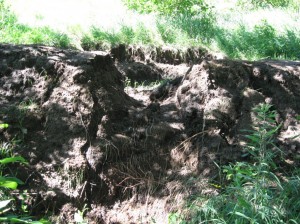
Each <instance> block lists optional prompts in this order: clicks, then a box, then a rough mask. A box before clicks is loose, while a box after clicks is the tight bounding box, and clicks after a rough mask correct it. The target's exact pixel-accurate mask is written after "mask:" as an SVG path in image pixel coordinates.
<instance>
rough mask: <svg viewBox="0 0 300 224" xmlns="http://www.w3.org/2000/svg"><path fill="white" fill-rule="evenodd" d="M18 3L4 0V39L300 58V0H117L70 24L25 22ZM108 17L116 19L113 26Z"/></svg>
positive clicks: (0, 32) (0, 23)
mask: <svg viewBox="0 0 300 224" xmlns="http://www.w3.org/2000/svg"><path fill="white" fill-rule="evenodd" d="M16 2H18V1H17V0H15V1H14V0H10V1H8V0H7V1H5V0H0V11H1V14H0V15H1V18H0V39H1V42H5V43H16V44H20V43H22V44H32V43H33V44H37V43H43V44H47V45H53V46H59V47H73V48H78V49H86V50H91V49H107V48H109V47H110V46H111V45H116V44H118V43H125V44H138V45H148V46H149V45H150V46H153V45H156V46H162V45H169V46H173V47H176V48H185V47H190V46H203V47H206V48H207V49H209V50H212V51H215V52H221V53H223V54H224V55H226V56H228V57H229V58H235V59H250V60H255V59H261V58H276V59H278V58H283V59H292V60H294V59H299V58H300V30H299V26H298V24H299V22H300V21H299V20H300V10H299V8H300V1H299V0H263V1H258V0H251V1H245V0H226V1H218V0H181V1H177V0H176V1H175V0H168V1H156V0H150V1H145V0H123V1H122V2H121V0H116V1H113V2H112V5H111V7H107V8H105V9H103V10H105V11H103V12H101V9H99V10H100V11H99V10H98V11H99V13H98V14H104V15H105V18H96V17H95V18H94V20H93V21H89V22H88V23H82V24H79V23H80V22H78V21H77V24H76V23H75V22H74V23H67V24H65V25H64V24H63V23H62V24H61V23H58V22H57V21H56V22H55V24H50V23H48V22H47V21H49V20H51V19H49V18H46V17H45V16H44V15H42V14H39V13H37V14H36V15H35V16H34V17H33V18H32V21H31V22H25V21H24V19H21V18H23V17H24V16H23V17H22V16H21V17H20V19H19V17H18V16H16V13H15V11H17V10H15V9H16V8H17V5H21V4H24V3H22V2H18V3H16ZM91 2H92V1H87V2H86V5H88V4H91ZM8 3H10V4H11V8H10V7H9V4H8ZM26 4H30V1H29V2H28V3H26ZM103 4H104V3H103ZM125 6H126V7H128V8H129V9H130V10H131V11H128V10H127V9H126V7H125ZM28 7H29V6H28ZM30 7H36V5H30ZM30 7H29V8H30ZM40 7H41V6H40ZM96 9H97V8H96ZM114 9H116V10H117V9H119V10H121V11H120V12H119V14H118V16H117V17H118V20H116V18H114V17H116V14H113V13H111V14H112V15H111V16H110V11H109V10H111V12H113V10H114ZM37 10H38V9H37ZM74 13H78V14H79V13H80V12H79V11H78V12H75V11H74ZM110 17H111V18H110ZM86 18H87V16H86V17H82V20H85V19H86ZM53 20H54V18H53ZM99 21H104V22H103V23H101V22H99ZM105 21H106V23H108V21H114V23H113V24H111V25H109V26H108V25H107V24H105ZM59 26H60V28H58V27H59Z"/></svg>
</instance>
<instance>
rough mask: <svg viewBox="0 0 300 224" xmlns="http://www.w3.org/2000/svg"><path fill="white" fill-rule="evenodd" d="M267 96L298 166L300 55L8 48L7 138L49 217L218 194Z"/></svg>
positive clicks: (1, 97)
mask: <svg viewBox="0 0 300 224" xmlns="http://www.w3.org/2000/svg"><path fill="white" fill-rule="evenodd" d="M260 103H270V104H272V105H273V107H272V108H273V109H274V110H276V111H277V112H278V116H277V117H276V120H277V122H278V124H280V123H281V124H282V126H281V127H280V129H279V131H278V133H277V134H276V145H277V146H279V147H280V148H281V149H282V151H283V152H284V156H285V161H283V162H281V166H284V167H288V166H289V164H292V165H293V166H295V165H299V163H300V160H299V158H300V137H299V136H298V137H297V135H299V133H300V122H299V121H297V119H296V117H297V116H298V115H299V114H300V62H292V61H275V60H274V61H273V60H265V61H257V62H250V61H235V60H229V59H218V57H217V56H214V55H211V54H208V53H207V52H205V51H203V50H201V49H187V50H186V51H177V50H175V49H172V48H157V49H151V50H149V49H143V48H139V47H128V46H123V45H120V46H118V47H115V48H113V49H111V51H110V52H100V51H97V52H87V51H86V52H79V51H73V50H62V49H56V48H53V47H46V46H29V45H26V46H23V45H18V46H14V45H3V44H2V45H0V123H7V124H9V125H10V126H9V128H7V129H2V130H0V138H1V142H2V143H3V144H4V143H7V142H16V141H18V144H16V145H17V146H16V149H15V153H17V154H18V155H22V156H23V157H24V158H26V160H27V161H28V165H16V166H15V167H12V168H11V172H14V174H16V175H17V177H19V178H20V179H21V180H23V181H24V183H25V184H24V185H23V186H21V188H20V191H22V190H23V189H28V190H27V193H26V194H27V199H26V202H27V203H28V206H29V207H28V209H29V211H30V213H31V215H34V216H36V217H43V216H44V215H45V214H47V215H49V214H51V215H52V219H53V223H74V222H75V221H74V214H75V213H76V212H77V211H81V210H82V209H83V207H84V206H86V208H87V209H86V212H85V214H84V215H85V218H86V220H87V221H88V223H167V222H168V214H169V213H171V212H174V211H177V210H180V208H182V206H184V203H185V200H187V199H188V198H189V197H190V196H191V195H196V194H202V195H211V194H218V193H219V192H218V189H214V188H213V187H212V185H211V184H209V183H211V182H213V181H214V180H215V179H216V178H218V173H219V169H218V167H217V166H216V164H218V166H221V165H224V164H228V163H229V162H235V161H240V160H245V159H247V157H246V158H244V157H243V156H242V155H243V154H244V152H245V149H244V147H245V144H246V143H247V140H246V138H245V137H244V134H245V132H244V131H243V130H251V129H253V127H252V126H253V122H255V119H256V118H255V115H254V114H253V111H252V109H253V107H255V106H256V105H258V104H260ZM294 136H296V137H294ZM16 194H17V193H16Z"/></svg>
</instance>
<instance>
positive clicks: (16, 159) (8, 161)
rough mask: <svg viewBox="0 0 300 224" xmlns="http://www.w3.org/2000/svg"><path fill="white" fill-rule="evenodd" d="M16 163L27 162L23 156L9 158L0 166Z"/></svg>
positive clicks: (0, 161)
mask: <svg viewBox="0 0 300 224" xmlns="http://www.w3.org/2000/svg"><path fill="white" fill-rule="evenodd" d="M14 162H20V163H26V160H25V159H24V158H23V157H22V156H15V157H8V158H5V159H1V160H0V164H7V163H14Z"/></svg>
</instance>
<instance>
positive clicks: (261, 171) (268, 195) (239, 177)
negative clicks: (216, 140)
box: [169, 104, 300, 224]
mask: <svg viewBox="0 0 300 224" xmlns="http://www.w3.org/2000/svg"><path fill="white" fill-rule="evenodd" d="M254 112H255V113H256V118H257V120H258V121H257V123H256V125H255V126H254V127H253V128H254V131H250V134H249V135H247V136H246V137H247V138H248V139H249V143H248V145H247V152H248V153H249V154H250V155H251V156H252V159H253V163H250V162H236V163H234V164H229V165H227V166H224V167H223V168H222V170H223V173H225V177H226V179H227V181H229V183H228V184H226V182H224V183H221V186H224V189H223V190H222V192H220V194H219V195H217V196H213V197H210V198H206V199H205V198H203V197H201V196H199V197H198V198H197V199H196V200H194V201H193V203H191V204H190V205H189V206H188V210H189V215H188V216H185V217H182V216H180V215H178V214H176V215H174V214H173V215H172V216H171V218H172V219H171V220H169V221H170V223H182V224H183V223H228V224H229V223H236V224H248V223H257V224H259V223H299V222H300V214H299V210H300V203H299V200H298V199H299V196H300V191H299V189H300V176H299V169H297V168H295V172H294V173H293V174H292V175H291V176H290V177H286V180H285V181H282V180H280V179H279V178H278V177H277V176H276V175H275V174H274V170H276V163H275V157H276V156H277V154H278V153H280V150H279V149H278V148H277V147H276V145H275V144H274V135H275V134H276V133H277V131H278V129H279V128H280V126H278V125H277V124H276V122H275V116H276V112H275V111H272V110H271V105H268V104H261V105H259V106H257V107H256V108H254ZM178 217H180V219H179V220H178ZM175 218H176V219H175ZM173 220H176V221H173Z"/></svg>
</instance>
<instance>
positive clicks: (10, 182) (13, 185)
mask: <svg viewBox="0 0 300 224" xmlns="http://www.w3.org/2000/svg"><path fill="white" fill-rule="evenodd" d="M19 184H24V183H23V181H21V180H20V179H18V178H15V177H0V187H6V188H10V189H13V190H15V189H17V187H18V185H19Z"/></svg>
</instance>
